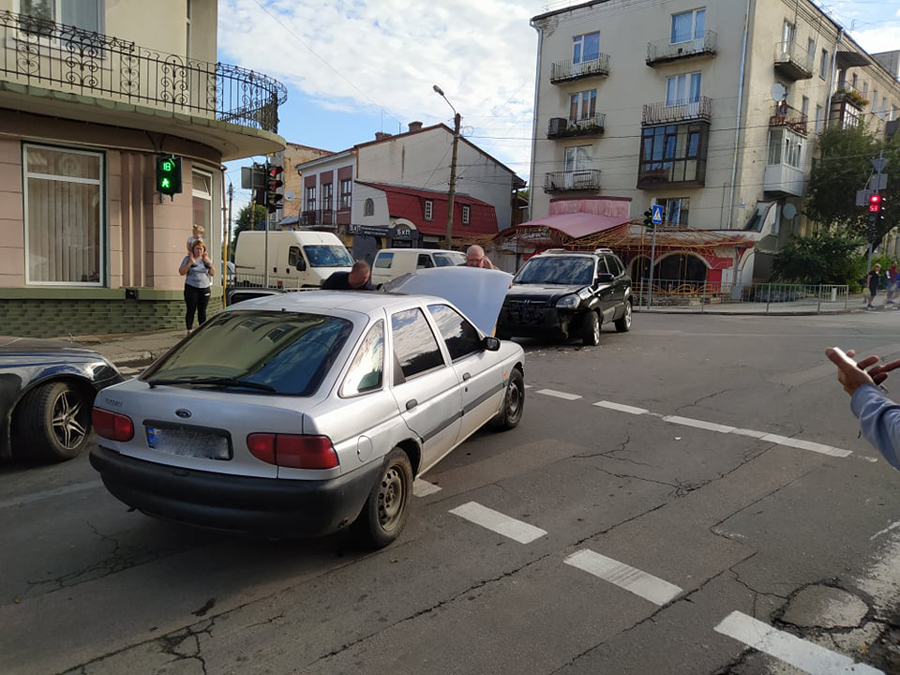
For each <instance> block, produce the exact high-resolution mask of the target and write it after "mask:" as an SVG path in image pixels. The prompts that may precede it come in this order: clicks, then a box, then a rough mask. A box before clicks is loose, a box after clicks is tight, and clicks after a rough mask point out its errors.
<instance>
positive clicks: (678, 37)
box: [672, 9, 706, 45]
mask: <svg viewBox="0 0 900 675" xmlns="http://www.w3.org/2000/svg"><path fill="white" fill-rule="evenodd" d="M705 22H706V10H705V9H694V10H691V11H690V12H681V13H680V14H673V15H672V44H673V45H674V44H678V43H679V42H690V41H691V40H700V39H702V38H703V28H704V23H705Z"/></svg>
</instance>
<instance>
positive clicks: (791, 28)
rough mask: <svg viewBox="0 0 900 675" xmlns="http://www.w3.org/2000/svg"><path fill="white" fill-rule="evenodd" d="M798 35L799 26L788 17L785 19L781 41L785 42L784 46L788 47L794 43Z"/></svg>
mask: <svg viewBox="0 0 900 675" xmlns="http://www.w3.org/2000/svg"><path fill="white" fill-rule="evenodd" d="M796 35H797V27H796V26H795V25H794V24H792V23H791V22H790V21H788V20H787V19H785V20H784V25H783V26H782V28H781V41H782V43H784V44H783V45H782V46H783V47H785V48H787V47H789V46H790V45H792V44H793V43H794V38H795V37H796Z"/></svg>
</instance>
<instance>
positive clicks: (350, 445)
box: [90, 269, 525, 547]
mask: <svg viewBox="0 0 900 675" xmlns="http://www.w3.org/2000/svg"><path fill="white" fill-rule="evenodd" d="M448 271H449V270H448ZM453 271H454V272H460V271H463V270H462V269H455V270H453ZM474 271H475V272H478V271H482V270H474ZM499 280H500V283H503V284H507V283H508V282H507V281H506V280H505V279H503V278H502V275H500V277H499ZM504 288H505V286H504ZM500 297H501V298H502V294H501V295H500ZM475 301H477V299H476V300H475ZM499 304H500V303H499V301H497V303H496V307H495V310H494V312H495V314H496V312H497V311H498V310H499ZM523 367H524V354H523V351H522V348H521V347H520V346H519V345H517V344H515V343H513V342H501V341H500V340H498V339H497V338H494V337H486V336H485V335H484V333H482V332H481V331H480V330H478V328H476V327H475V326H474V325H473V324H472V323H471V322H470V321H469V320H468V319H467V318H466V316H465V315H464V314H463V313H462V312H461V311H460V310H459V309H458V308H456V307H455V306H454V305H452V304H451V303H450V302H449V301H447V300H444V299H441V298H438V297H433V296H423V295H401V294H389V293H365V292H352V291H350V292H348V291H344V292H342V291H308V292H301V293H283V294H277V295H271V296H268V297H260V298H257V299H255V300H247V301H245V302H242V303H240V304H238V305H234V306H232V307H228V308H226V309H225V310H224V311H223V312H221V313H219V314H217V315H216V316H215V317H213V318H212V319H210V320H209V321H207V322H206V323H205V324H204V325H203V326H202V327H201V328H200V329H199V330H198V331H196V332H195V333H194V334H192V335H191V336H190V337H189V338H187V339H185V340H184V341H182V342H181V343H179V344H178V345H177V346H176V347H174V348H173V349H172V350H171V351H170V352H169V353H168V354H166V355H165V356H163V357H162V358H161V359H159V360H158V361H157V362H156V363H154V364H153V365H152V366H151V367H150V368H149V369H148V370H146V371H145V372H144V373H143V374H142V375H141V376H140V377H138V378H136V379H133V380H131V381H129V382H125V383H122V384H120V385H117V386H115V387H111V388H109V389H107V390H106V391H104V392H103V393H102V395H101V396H100V397H99V398H98V399H97V401H96V403H95V408H94V426H95V429H96V433H97V435H98V437H99V439H98V447H97V448H96V449H95V450H93V451H92V452H91V455H90V460H91V464H92V465H93V466H94V468H95V469H97V471H99V472H100V475H101V476H102V479H103V482H104V484H105V485H106V487H107V489H108V490H109V491H110V492H111V493H112V494H113V495H114V496H115V497H117V498H118V499H119V500H121V501H122V502H124V503H125V504H127V505H129V506H131V507H134V508H136V509H138V510H140V511H142V512H144V513H146V514H148V515H150V516H156V517H159V518H163V519H167V520H173V521H178V522H183V523H187V524H191V525H196V526H206V527H213V528H216V529H220V530H231V531H237V532H244V533H250V534H253V535H258V536H268V537H276V538H281V537H298V536H317V535H324V534H327V533H330V532H334V531H337V530H341V529H344V528H348V527H350V526H351V525H352V526H353V528H355V530H356V532H357V534H358V535H360V537H361V538H362V539H363V540H364V541H365V542H366V543H367V544H369V545H371V546H373V547H381V546H386V545H387V544H389V543H390V542H392V541H393V540H395V539H396V538H397V536H399V534H400V532H401V530H402V529H403V526H404V524H405V522H406V520H407V516H408V512H409V506H410V501H411V498H412V483H413V479H414V477H415V476H417V475H421V474H422V473H424V472H425V471H427V470H428V469H430V468H431V467H433V466H434V465H435V464H436V463H437V462H438V461H440V460H441V459H442V458H443V457H444V456H445V455H446V454H447V453H449V452H450V451H451V450H452V449H453V448H455V447H456V446H458V445H459V444H460V443H462V442H463V441H464V440H465V439H466V438H468V437H469V436H470V435H471V434H472V433H474V432H475V431H476V430H477V429H479V428H480V427H482V426H483V425H485V424H487V423H491V422H493V423H494V424H495V425H497V426H498V427H501V428H505V429H511V428H513V427H515V426H516V425H517V424H518V423H519V420H520V419H521V417H522V412H523V405H524V400H525V398H524V397H525V386H524V381H523Z"/></svg>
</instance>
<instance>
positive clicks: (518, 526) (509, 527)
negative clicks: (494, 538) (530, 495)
mask: <svg viewBox="0 0 900 675" xmlns="http://www.w3.org/2000/svg"><path fill="white" fill-rule="evenodd" d="M450 513H452V514H454V515H456V516H459V517H460V518H465V519H466V520H468V521H471V522H473V523H475V524H476V525H481V526H482V527H485V528H487V529H489V530H491V531H492V532H496V533H497V534H502V535H503V536H504V537H509V538H510V539H513V540H515V541H517V542H519V543H520V544H530V543H531V542H533V541H534V540H535V539H540V538H541V537H543V536H544V535H545V534H547V532H546V530H542V529H540V528H539V527H535V526H534V525H529V524H528V523H523V522H522V521H521V520H516V519H515V518H510V517H509V516H506V515H504V514H502V513H500V512H499V511H494V510H493V509H489V508H488V507H486V506H482V505H481V504H479V503H477V502H468V503H466V504H463V505H462V506H457V507H456V508H455V509H451V510H450Z"/></svg>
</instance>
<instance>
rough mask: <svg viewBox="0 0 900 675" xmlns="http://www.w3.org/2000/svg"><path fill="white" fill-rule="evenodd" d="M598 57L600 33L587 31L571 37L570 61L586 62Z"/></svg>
mask: <svg viewBox="0 0 900 675" xmlns="http://www.w3.org/2000/svg"><path fill="white" fill-rule="evenodd" d="M599 58H600V33H587V34H586V35H576V36H575V37H573V38H572V63H588V62H589V61H596V60H597V59H599Z"/></svg>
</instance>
